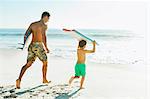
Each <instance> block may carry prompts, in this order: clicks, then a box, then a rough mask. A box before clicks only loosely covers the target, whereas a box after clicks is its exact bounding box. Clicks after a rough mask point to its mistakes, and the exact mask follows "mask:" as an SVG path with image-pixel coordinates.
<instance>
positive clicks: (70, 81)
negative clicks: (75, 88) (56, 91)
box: [69, 77, 74, 86]
mask: <svg viewBox="0 0 150 99" xmlns="http://www.w3.org/2000/svg"><path fill="white" fill-rule="evenodd" d="M73 79H74V77H71V78H70V79H69V86H71V83H72V81H73Z"/></svg>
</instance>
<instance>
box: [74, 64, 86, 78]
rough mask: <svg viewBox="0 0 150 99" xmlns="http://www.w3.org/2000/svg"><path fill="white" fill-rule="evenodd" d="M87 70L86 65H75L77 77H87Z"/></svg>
mask: <svg viewBox="0 0 150 99" xmlns="http://www.w3.org/2000/svg"><path fill="white" fill-rule="evenodd" d="M85 68H86V65H85V64H76V65H75V76H76V77H78V76H85V74H86V72H85Z"/></svg>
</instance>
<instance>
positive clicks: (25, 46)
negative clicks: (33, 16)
mask: <svg viewBox="0 0 150 99" xmlns="http://www.w3.org/2000/svg"><path fill="white" fill-rule="evenodd" d="M31 38H32V35H31V32H28V33H27V35H26V40H25V41H24V43H18V44H20V45H22V47H18V48H17V49H21V50H23V49H26V48H28V46H29V44H30V42H31Z"/></svg>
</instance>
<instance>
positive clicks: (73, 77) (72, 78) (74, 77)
mask: <svg viewBox="0 0 150 99" xmlns="http://www.w3.org/2000/svg"><path fill="white" fill-rule="evenodd" d="M76 78H79V76H72V77H71V78H70V80H69V85H71V83H72V81H73V80H74V79H76Z"/></svg>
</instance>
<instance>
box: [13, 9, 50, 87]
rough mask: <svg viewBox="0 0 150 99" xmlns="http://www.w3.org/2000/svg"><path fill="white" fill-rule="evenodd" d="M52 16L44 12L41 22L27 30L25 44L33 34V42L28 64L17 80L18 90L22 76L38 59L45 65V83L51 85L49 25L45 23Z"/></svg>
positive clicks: (29, 49) (43, 68) (30, 46)
mask: <svg viewBox="0 0 150 99" xmlns="http://www.w3.org/2000/svg"><path fill="white" fill-rule="evenodd" d="M49 17H50V14H49V13H48V12H43V13H42V16H41V20H40V21H37V22H34V23H32V24H31V25H30V26H29V28H28V29H27V31H26V33H25V36H24V42H25V41H26V39H27V35H28V34H29V33H32V41H31V44H30V45H29V47H28V57H27V63H26V64H25V65H24V66H23V67H22V69H21V72H20V75H19V77H18V79H17V80H16V88H18V89H19V88H20V83H21V79H22V76H23V75H24V73H25V71H26V70H27V69H28V68H29V67H30V66H31V65H32V63H33V62H34V61H35V59H36V57H38V58H39V59H40V61H42V63H43V67H42V73H43V83H49V82H50V81H48V80H47V78H46V74H47V55H46V52H47V53H49V50H48V47H47V41H46V30H47V25H46V24H45V23H47V22H48V20H49Z"/></svg>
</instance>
